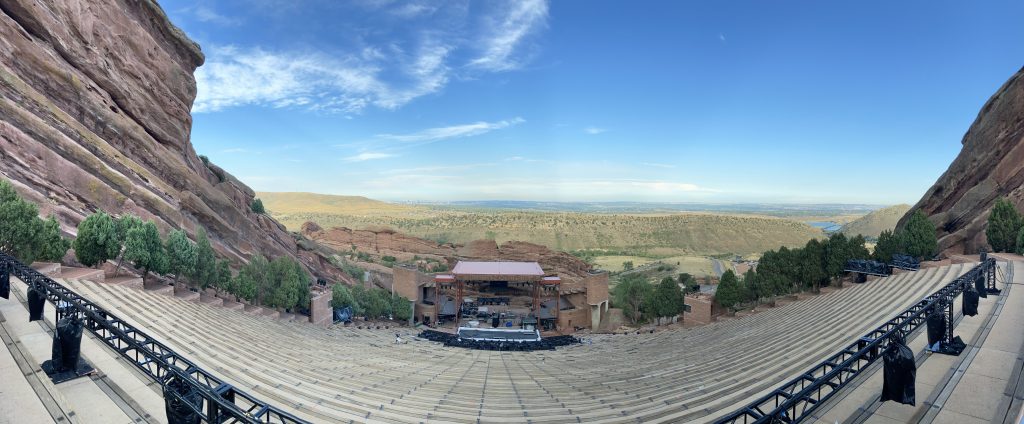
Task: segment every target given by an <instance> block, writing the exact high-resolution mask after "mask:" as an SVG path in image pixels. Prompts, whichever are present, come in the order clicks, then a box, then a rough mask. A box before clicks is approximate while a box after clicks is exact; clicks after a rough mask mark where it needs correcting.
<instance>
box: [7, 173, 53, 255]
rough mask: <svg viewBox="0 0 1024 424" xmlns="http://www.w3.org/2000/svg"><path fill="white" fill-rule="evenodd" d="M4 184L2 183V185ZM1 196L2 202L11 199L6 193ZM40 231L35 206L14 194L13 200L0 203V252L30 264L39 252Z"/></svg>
mask: <svg viewBox="0 0 1024 424" xmlns="http://www.w3.org/2000/svg"><path fill="white" fill-rule="evenodd" d="M6 184H7V183H6V182H3V184H2V185H6ZM2 185H0V187H2ZM8 187H9V186H8ZM9 189H10V190H11V191H13V190H14V189H13V188H9ZM2 196H3V199H4V200H6V199H10V198H11V196H10V195H9V194H7V193H4V194H3V195H2ZM42 230H43V224H42V221H41V220H40V219H39V211H38V209H36V206H35V205H33V204H31V203H28V202H26V201H24V200H21V199H20V198H18V197H17V195H16V194H15V195H14V200H6V201H2V202H0V251H2V252H4V253H7V254H9V255H11V256H14V257H16V258H18V260H20V261H22V262H24V263H32V261H34V260H35V259H36V256H37V255H38V253H39V250H40V249H39V237H38V234H39V233H40V232H41V231H42Z"/></svg>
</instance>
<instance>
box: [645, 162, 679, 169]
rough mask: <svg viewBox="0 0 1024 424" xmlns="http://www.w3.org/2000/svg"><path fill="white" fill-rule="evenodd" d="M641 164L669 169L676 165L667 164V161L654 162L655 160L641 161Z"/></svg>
mask: <svg viewBox="0 0 1024 424" xmlns="http://www.w3.org/2000/svg"><path fill="white" fill-rule="evenodd" d="M641 165H644V166H653V167H655V168H667V169H671V168H675V167H676V166H675V165H669V164H667V163H655V162H642V163H641Z"/></svg>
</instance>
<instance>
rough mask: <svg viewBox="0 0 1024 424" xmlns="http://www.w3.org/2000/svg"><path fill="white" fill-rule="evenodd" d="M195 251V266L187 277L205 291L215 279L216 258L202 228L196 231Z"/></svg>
mask: <svg viewBox="0 0 1024 424" xmlns="http://www.w3.org/2000/svg"><path fill="white" fill-rule="evenodd" d="M195 250H196V253H195V255H196V259H195V266H194V267H192V269H191V271H192V272H191V274H190V275H189V277H190V278H192V282H193V283H195V284H196V285H197V286H199V288H200V289H205V288H207V287H210V286H211V285H213V284H214V282H215V281H216V279H217V256H216V254H215V253H214V251H213V246H211V245H210V239H209V238H208V237H207V236H206V230H203V229H202V228H199V229H198V230H197V231H196V247H195ZM265 261H266V260H264V262H265ZM259 265H261V266H262V265H263V263H262V262H261V263H260V264H259ZM257 282H259V280H257ZM261 299H262V297H261Z"/></svg>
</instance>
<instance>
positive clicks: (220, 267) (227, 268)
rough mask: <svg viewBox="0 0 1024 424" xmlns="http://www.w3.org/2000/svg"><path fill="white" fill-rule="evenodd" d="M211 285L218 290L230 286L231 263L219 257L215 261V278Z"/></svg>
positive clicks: (226, 288)
mask: <svg viewBox="0 0 1024 424" xmlns="http://www.w3.org/2000/svg"><path fill="white" fill-rule="evenodd" d="M213 287H214V288H215V289H217V290H218V291H220V290H228V288H230V287H231V263H230V262H228V261H227V260H224V259H221V260H218V261H217V278H216V279H215V280H214V284H213Z"/></svg>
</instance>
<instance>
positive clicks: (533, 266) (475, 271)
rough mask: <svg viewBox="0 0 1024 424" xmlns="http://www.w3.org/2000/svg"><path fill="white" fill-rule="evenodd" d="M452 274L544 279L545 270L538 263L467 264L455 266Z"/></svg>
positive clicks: (461, 262) (462, 263)
mask: <svg viewBox="0 0 1024 424" xmlns="http://www.w3.org/2000/svg"><path fill="white" fill-rule="evenodd" d="M452 274H455V276H456V277H458V276H460V275H496V276H505V275H508V276H512V275H518V276H532V277H543V276H544V270H543V269H541V268H540V264H538V263H536V262H465V261H459V263H457V264H455V269H453V270H452Z"/></svg>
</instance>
